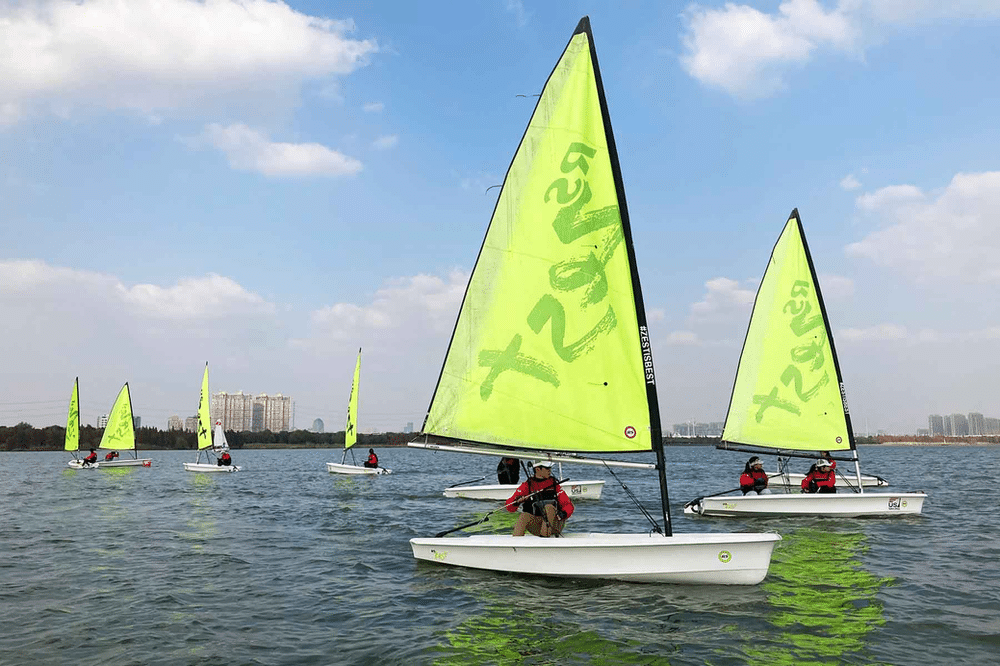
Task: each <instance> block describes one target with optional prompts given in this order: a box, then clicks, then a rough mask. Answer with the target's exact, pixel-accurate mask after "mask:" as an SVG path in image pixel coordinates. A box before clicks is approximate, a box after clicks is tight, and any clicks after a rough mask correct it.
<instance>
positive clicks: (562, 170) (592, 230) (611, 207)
mask: <svg viewBox="0 0 1000 666" xmlns="http://www.w3.org/2000/svg"><path fill="white" fill-rule="evenodd" d="M582 25H583V22H581V26H582ZM594 58H595V56H594V51H593V48H592V44H591V43H590V39H589V38H588V34H587V30H586V29H583V28H582V27H581V28H578V30H577V32H576V34H574V35H573V37H572V39H571V40H570V42H569V44H568V45H567V47H566V50H565V51H564V52H563V54H562V57H561V58H560V60H559V62H558V64H557V65H556V67H555V69H554V70H553V71H552V73H551V75H550V76H549V80H548V81H547V83H546V85H545V87H544V89H543V90H542V94H541V96H540V98H539V100H538V104H537V106H536V108H535V111H534V113H533V115H532V117H531V121H530V122H529V125H528V128H527V130H526V131H525V134H524V137H523V138H522V140H521V144H520V146H519V147H518V150H517V152H516V154H515V156H514V159H513V161H512V162H511V165H510V168H509V170H508V172H507V176H506V178H505V180H504V184H503V188H502V189H501V192H500V195H499V198H498V201H497V205H496V208H495V210H494V213H493V217H492V219H491V221H490V225H489V229H488V231H487V233H486V238H485V240H484V242H483V246H482V249H481V250H480V254H479V258H478V260H477V262H476V266H475V268H474V270H473V273H472V276H471V278H470V281H469V285H468V288H467V291H466V295H465V300H464V302H463V304H462V310H461V312H460V314H459V317H458V321H457V323H456V327H455V331H454V334H453V337H452V340H451V344H450V346H449V350H448V355H447V357H446V359H445V363H444V366H443V368H442V371H441V376H440V378H439V380H438V385H437V388H436V390H435V393H434V398H433V400H432V402H431V406H430V408H429V410H428V414H427V418H426V420H425V423H424V427H423V432H424V433H427V434H431V435H439V436H443V437H448V438H453V439H459V440H465V441H472V442H482V443H489V444H500V445H506V446H514V447H519V448H524V449H531V450H545V451H586V452H621V451H645V450H650V449H651V448H652V436H651V434H650V425H651V416H650V402H649V400H650V398H649V396H648V395H647V381H648V383H649V384H652V383H653V375H652V366H651V362H645V363H644V359H643V347H642V346H641V345H643V344H644V343H645V344H646V347H647V349H648V340H647V339H646V338H645V336H644V337H643V339H640V329H639V324H638V316H637V312H636V308H637V305H636V296H635V288H634V286H633V281H632V274H633V268H634V267H633V266H632V262H631V259H630V257H629V252H628V251H627V249H626V247H625V242H624V240H625V237H624V229H623V223H622V212H621V211H620V210H619V201H621V202H622V203H624V198H623V195H622V198H620V197H619V195H620V192H619V187H618V185H617V183H620V176H617V174H616V173H615V171H614V169H615V167H613V163H616V158H615V159H612V155H611V151H610V150H609V146H613V138H611V137H610V136H609V135H608V132H610V122H608V123H607V124H605V118H604V115H603V113H602V102H603V100H602V97H601V94H600V92H599V87H598V82H597V78H596V77H597V74H596V72H597V65H596V62H595V59H594ZM653 393H654V394H655V392H653Z"/></svg>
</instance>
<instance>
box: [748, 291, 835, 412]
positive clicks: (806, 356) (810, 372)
mask: <svg viewBox="0 0 1000 666" xmlns="http://www.w3.org/2000/svg"><path fill="white" fill-rule="evenodd" d="M789 296H790V299H789V300H788V301H786V302H785V304H784V306H783V307H782V309H781V311H782V312H783V313H784V314H786V315H787V316H788V327H789V329H790V330H791V331H792V334H793V335H794V336H795V337H796V338H802V339H803V340H802V342H803V344H801V345H798V346H795V347H792V349H791V352H790V357H791V362H790V363H789V364H788V366H787V367H786V368H785V369H784V371H783V372H782V373H781V377H780V380H781V384H782V385H783V386H785V387H786V388H789V389H791V392H792V393H794V395H789V392H788V391H780V390H779V388H778V386H777V385H775V386H774V388H772V389H771V391H770V393H767V394H756V395H754V397H753V402H754V404H755V405H757V406H758V409H757V414H756V416H755V418H756V419H757V423H760V422H761V421H762V420H763V418H764V414H765V412H766V411H767V410H768V409H770V408H771V407H774V408H776V409H780V410H782V411H785V412H787V413H789V414H793V415H795V416H801V415H802V409H801V406H802V405H803V404H804V403H807V402H809V401H810V400H812V399H813V398H815V397H816V395H817V394H818V393H819V390H820V389H821V388H823V387H824V386H826V385H827V384H828V383H830V375H829V373H828V372H827V371H826V370H825V369H824V365H826V359H827V356H826V351H825V350H826V346H827V345H826V341H827V340H826V327H825V326H824V324H823V314H822V313H819V312H818V313H816V314H813V315H812V316H810V314H811V313H812V311H813V303H817V301H816V296H815V292H814V290H813V288H812V284H811V283H810V282H808V281H806V280H796V281H795V282H794V283H793V284H792V289H791V292H790V294H789ZM816 309H819V308H818V305H817V308H816ZM803 371H805V376H803ZM821 371H822V374H819V373H820V372H821Z"/></svg>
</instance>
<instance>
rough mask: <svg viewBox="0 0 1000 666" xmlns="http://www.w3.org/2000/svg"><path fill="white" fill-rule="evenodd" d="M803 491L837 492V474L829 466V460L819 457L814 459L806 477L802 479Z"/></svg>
mask: <svg viewBox="0 0 1000 666" xmlns="http://www.w3.org/2000/svg"><path fill="white" fill-rule="evenodd" d="M802 492H804V493H835V492H837V474H836V473H835V472H834V471H833V468H832V467H831V466H830V461H829V460H826V459H825V458H821V459H819V460H817V461H816V463H815V464H814V465H813V467H812V469H810V470H809V473H808V474H806V478H804V479H802Z"/></svg>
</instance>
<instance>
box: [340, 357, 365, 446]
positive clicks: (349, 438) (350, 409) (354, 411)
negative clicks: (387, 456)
mask: <svg viewBox="0 0 1000 666" xmlns="http://www.w3.org/2000/svg"><path fill="white" fill-rule="evenodd" d="M360 382H361V350H360V349H359V350H358V362H357V364H356V365H355V366H354V381H353V382H352V383H351V398H350V400H348V401H347V425H346V426H345V427H344V450H345V451H346V450H347V449H349V448H351V447H352V446H354V445H355V444H357V443H358V388H359V387H360ZM352 455H353V454H352Z"/></svg>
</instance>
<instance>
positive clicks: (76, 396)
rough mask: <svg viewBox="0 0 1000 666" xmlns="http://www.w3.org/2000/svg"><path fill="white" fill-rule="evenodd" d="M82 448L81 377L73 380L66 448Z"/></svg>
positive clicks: (67, 419)
mask: <svg viewBox="0 0 1000 666" xmlns="http://www.w3.org/2000/svg"><path fill="white" fill-rule="evenodd" d="M79 448H80V378H79V377H77V378H76V380H75V381H74V382H73V394H72V395H70V398H69V416H67V417H66V450H67V451H77V450H79Z"/></svg>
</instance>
